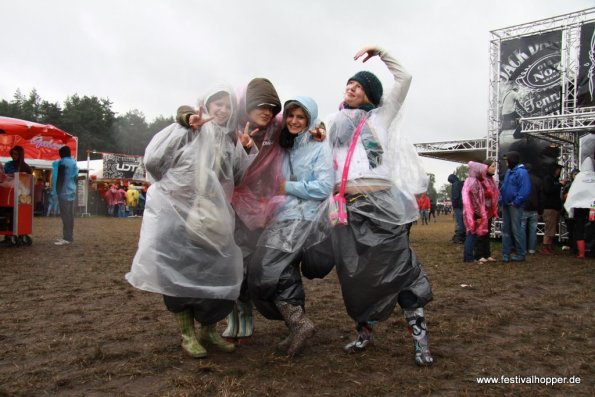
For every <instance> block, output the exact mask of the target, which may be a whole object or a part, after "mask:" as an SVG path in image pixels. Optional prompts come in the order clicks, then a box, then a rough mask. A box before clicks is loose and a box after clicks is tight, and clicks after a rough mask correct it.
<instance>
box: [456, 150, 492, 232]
mask: <svg viewBox="0 0 595 397" xmlns="http://www.w3.org/2000/svg"><path fill="white" fill-rule="evenodd" d="M468 166H469V170H468V173H469V176H468V177H467V179H465V183H464V184H463V192H462V196H463V222H464V223H465V229H467V234H475V235H478V236H485V235H486V234H488V214H487V211H486V206H485V194H486V192H485V190H484V187H483V184H482V181H483V180H484V179H485V177H486V172H487V170H488V166H487V165H485V164H482V163H476V162H475V161H470V162H469V163H468Z"/></svg>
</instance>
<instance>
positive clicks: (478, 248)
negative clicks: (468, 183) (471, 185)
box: [473, 159, 500, 263]
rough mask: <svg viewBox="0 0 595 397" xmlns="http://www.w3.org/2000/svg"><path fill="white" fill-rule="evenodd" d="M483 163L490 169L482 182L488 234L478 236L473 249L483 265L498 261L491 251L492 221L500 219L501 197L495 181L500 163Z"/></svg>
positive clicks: (493, 161)
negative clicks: (499, 206) (499, 200)
mask: <svg viewBox="0 0 595 397" xmlns="http://www.w3.org/2000/svg"><path fill="white" fill-rule="evenodd" d="M483 163H484V164H485V165H487V167H488V169H487V172H486V176H485V177H484V178H483V179H482V181H481V184H482V186H483V189H484V194H485V207H486V214H487V217H488V233H487V234H486V235H484V236H478V238H477V239H476V240H475V247H474V249H473V251H474V257H475V260H477V261H479V262H481V263H484V262H495V261H496V259H494V258H493V257H492V251H491V249H490V232H491V228H492V219H497V218H498V199H499V197H500V191H499V190H498V182H496V180H495V179H494V175H496V170H497V166H498V163H497V162H496V160H494V159H487V160H485V161H484V162H483Z"/></svg>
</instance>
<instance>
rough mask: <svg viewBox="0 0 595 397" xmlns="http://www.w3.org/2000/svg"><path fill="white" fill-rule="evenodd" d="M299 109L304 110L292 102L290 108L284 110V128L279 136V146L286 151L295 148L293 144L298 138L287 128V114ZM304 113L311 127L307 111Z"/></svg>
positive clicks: (295, 102)
mask: <svg viewBox="0 0 595 397" xmlns="http://www.w3.org/2000/svg"><path fill="white" fill-rule="evenodd" d="M297 108H300V109H304V107H303V106H300V105H299V102H297V101H292V103H291V104H290V105H289V106H287V107H286V108H285V109H283V128H282V129H281V134H279V146H281V147H282V148H283V149H286V150H289V149H291V148H292V147H293V143H294V142H295V138H296V137H297V135H294V134H292V133H291V132H289V129H288V128H287V122H286V120H287V114H288V113H289V112H290V111H292V110H293V109H297ZM304 113H305V114H306V117H307V118H308V121H307V125H310V116H309V114H308V112H307V111H306V110H305V109H304Z"/></svg>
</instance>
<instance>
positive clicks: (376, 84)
mask: <svg viewBox="0 0 595 397" xmlns="http://www.w3.org/2000/svg"><path fill="white" fill-rule="evenodd" d="M350 81H357V82H358V83H360V84H361V86H362V88H363V89H364V92H365V93H366V95H367V97H368V99H369V100H370V102H372V104H373V105H374V106H378V105H379V104H380V99H381V98H382V83H381V82H380V80H378V77H376V75H374V73H372V72H368V71H365V70H362V71H361V72H357V73H356V74H354V75H353V76H352V77H351V78H350V79H349V80H347V82H350Z"/></svg>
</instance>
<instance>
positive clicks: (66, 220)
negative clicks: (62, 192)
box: [58, 199, 74, 242]
mask: <svg viewBox="0 0 595 397" xmlns="http://www.w3.org/2000/svg"><path fill="white" fill-rule="evenodd" d="M58 202H59V204H60V217H61V218H62V234H63V236H64V237H63V238H64V240H67V241H71V242H72V241H73V240H74V236H73V234H74V200H73V201H68V200H63V199H59V200H58Z"/></svg>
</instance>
